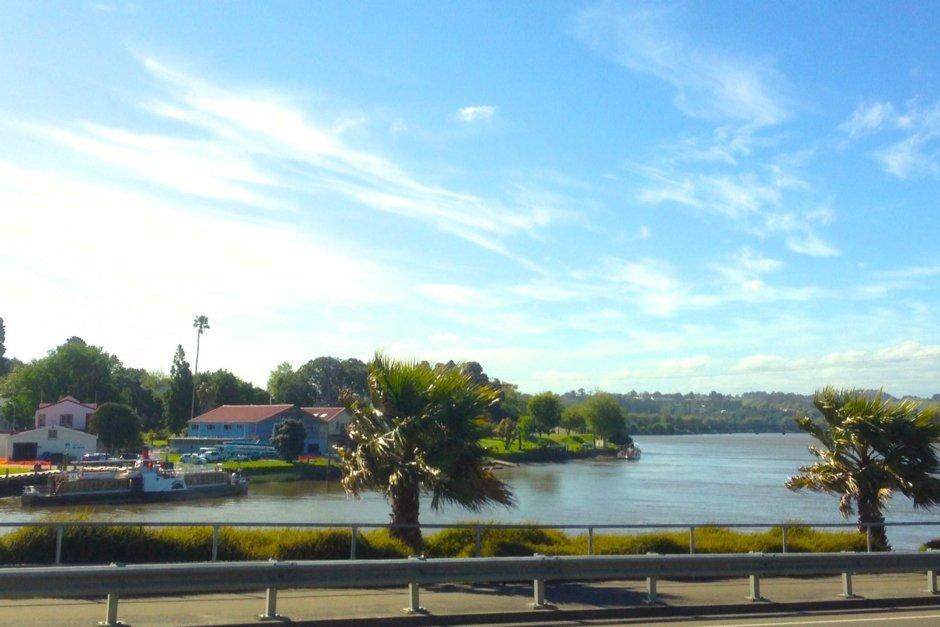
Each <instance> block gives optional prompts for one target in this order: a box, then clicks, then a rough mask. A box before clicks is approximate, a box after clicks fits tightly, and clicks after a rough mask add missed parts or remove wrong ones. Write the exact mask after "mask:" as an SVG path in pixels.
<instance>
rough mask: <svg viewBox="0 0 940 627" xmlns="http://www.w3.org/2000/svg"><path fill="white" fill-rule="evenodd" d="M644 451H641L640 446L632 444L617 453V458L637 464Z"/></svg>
mask: <svg viewBox="0 0 940 627" xmlns="http://www.w3.org/2000/svg"><path fill="white" fill-rule="evenodd" d="M642 452H643V451H641V450H640V447H639V446H636V445H635V444H631V445H630V446H625V447H622V448H621V449H620V450H618V451H617V457H619V458H620V459H625V460H627V461H628V462H635V461H637V460H638V459H640V455H641V454H642Z"/></svg>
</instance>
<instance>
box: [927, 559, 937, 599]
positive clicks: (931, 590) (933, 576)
mask: <svg viewBox="0 0 940 627" xmlns="http://www.w3.org/2000/svg"><path fill="white" fill-rule="evenodd" d="M927 551H928V552H929V551H933V549H927ZM927 594H937V572H936V571H935V570H933V569H930V570H928V571H927Z"/></svg>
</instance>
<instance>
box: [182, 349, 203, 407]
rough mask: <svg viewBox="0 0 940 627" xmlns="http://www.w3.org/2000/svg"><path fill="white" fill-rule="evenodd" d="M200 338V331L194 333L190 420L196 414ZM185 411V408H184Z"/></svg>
mask: <svg viewBox="0 0 940 627" xmlns="http://www.w3.org/2000/svg"><path fill="white" fill-rule="evenodd" d="M201 339H202V331H200V332H198V333H197V334H196V363H195V365H194V369H195V372H194V373H193V398H192V401H191V402H190V404H189V419H190V420H192V419H193V418H194V417H195V415H196V376H197V375H198V374H199V340H201ZM184 411H185V410H184Z"/></svg>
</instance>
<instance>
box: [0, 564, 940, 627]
mask: <svg viewBox="0 0 940 627" xmlns="http://www.w3.org/2000/svg"><path fill="white" fill-rule="evenodd" d="M938 569H940V552H929V551H928V552H906V553H803V554H792V553H791V554H787V555H784V554H763V553H760V554H758V553H750V554H743V555H717V554H716V555H654V554H647V555H632V556H591V557H547V556H533V557H497V558H484V559H473V558H466V559H424V558H411V559H407V560H370V561H360V560H353V561H345V560H343V561H288V562H277V561H269V562H215V563H211V562H206V563H195V564H194V563H189V564H169V565H168V564H138V565H127V566H124V565H119V564H112V565H110V566H84V567H68V566H57V567H49V566H46V567H31V568H2V569H0V597H2V598H46V597H89V596H91V597H95V596H99V597H103V596H106V597H107V606H106V619H105V621H104V622H103V623H101V624H104V625H118V624H120V623H119V621H118V617H117V611H118V601H119V599H120V597H121V596H122V595H125V596H126V595H134V594H148V595H149V594H179V593H187V594H206V593H215V592H234V591H247V590H262V589H263V590H266V595H265V607H264V613H263V614H261V615H260V618H265V619H275V618H278V614H277V591H278V590H279V589H289V588H345V587H374V586H399V585H401V586H408V605H407V607H406V608H405V610H406V611H409V612H423V611H424V608H422V607H421V605H420V602H419V600H420V599H419V588H420V586H422V585H428V584H440V583H491V582H508V581H526V580H528V581H532V582H533V606H535V607H545V606H546V596H545V582H546V581H549V580H552V581H570V580H588V581H603V580H608V581H609V580H621V579H646V585H647V600H648V601H649V602H650V603H656V602H657V601H658V598H657V594H656V582H657V580H658V579H668V578H680V577H681V578H693V579H701V578H715V577H721V578H735V577H742V578H743V577H747V578H748V582H749V589H750V595H749V598H750V599H751V600H752V601H763V600H765V599H763V598H762V597H761V594H760V579H761V578H762V577H770V576H809V575H834V574H841V575H842V596H843V597H846V598H851V597H853V596H854V595H853V594H852V575H853V574H860V573H899V572H907V573H910V572H926V574H927V592H929V593H931V594H936V592H937V579H936V572H937V570H938Z"/></svg>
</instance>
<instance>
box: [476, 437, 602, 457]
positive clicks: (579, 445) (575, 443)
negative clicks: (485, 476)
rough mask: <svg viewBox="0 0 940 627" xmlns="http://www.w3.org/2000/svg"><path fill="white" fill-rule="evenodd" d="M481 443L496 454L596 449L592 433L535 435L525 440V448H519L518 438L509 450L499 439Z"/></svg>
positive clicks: (484, 440) (481, 441)
mask: <svg viewBox="0 0 940 627" xmlns="http://www.w3.org/2000/svg"><path fill="white" fill-rule="evenodd" d="M480 443H481V444H482V445H483V446H485V447H486V448H488V449H490V450H491V451H493V452H494V453H518V452H519V451H528V450H531V449H534V448H541V447H544V446H563V447H565V448H567V449H568V450H570V451H580V450H582V449H585V448H594V447H593V444H594V436H593V435H592V434H590V433H572V434H570V435H565V434H560V433H550V434H548V435H543V436H538V435H533V436H530V437H528V438H524V439H523V448H522V449H520V448H519V440H518V438H516V439H514V440H513V441H512V444H511V445H510V447H509V448H508V449H507V448H506V445H505V443H504V442H503V441H502V440H501V439H499V438H483V439H482V440H480Z"/></svg>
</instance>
